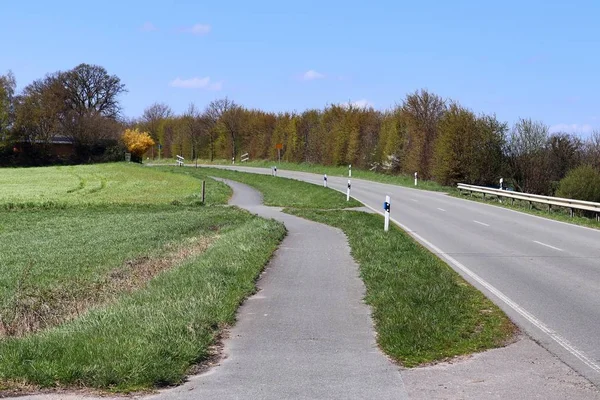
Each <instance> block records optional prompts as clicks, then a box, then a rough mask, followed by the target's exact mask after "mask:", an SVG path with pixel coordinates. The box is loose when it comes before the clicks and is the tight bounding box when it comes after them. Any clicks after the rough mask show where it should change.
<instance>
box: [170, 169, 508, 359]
mask: <svg viewBox="0 0 600 400" xmlns="http://www.w3.org/2000/svg"><path fill="white" fill-rule="evenodd" d="M190 170H192V171H196V169H192V168H190ZM175 171H176V172H177V171H185V170H182V169H177V168H176V169H175ZM199 171H200V172H202V173H208V174H209V175H218V176H223V177H227V178H229V179H233V180H236V181H239V182H242V183H245V184H247V185H249V186H252V187H254V188H256V189H257V190H259V191H262V192H263V194H264V196H265V200H267V199H268V201H269V202H271V204H272V205H276V206H281V207H286V206H292V205H293V204H301V205H302V208H287V209H286V210H285V211H286V212H289V213H291V214H294V215H298V216H301V217H303V218H307V219H311V220H314V221H317V222H321V223H325V224H328V225H331V226H335V227H338V228H340V229H342V230H343V231H344V232H345V233H346V235H347V236H348V239H349V243H350V246H351V248H352V255H353V256H354V258H355V259H356V260H357V262H358V263H359V265H360V269H361V277H362V278H363V280H364V282H365V284H366V286H367V295H366V301H367V302H368V303H369V304H370V305H371V306H372V307H373V318H374V320H375V328H376V331H377V335H378V342H379V345H380V346H381V348H382V349H383V351H384V352H385V353H386V354H388V355H389V356H390V357H392V358H393V359H394V360H396V361H398V362H400V363H401V364H403V365H404V366H407V367H414V366H417V365H420V364H424V363H430V362H435V361H440V360H443V359H445V358H448V357H453V356H456V355H461V354H469V353H473V352H478V351H483V350H486V349H490V348H495V347H500V346H503V345H505V344H506V343H507V342H509V341H510V340H511V339H512V338H513V336H514V334H515V331H516V328H515V326H514V325H513V324H512V322H511V321H510V319H509V318H508V317H507V316H506V314H504V313H503V312H502V311H501V310H500V309H499V308H498V307H497V306H495V305H494V304H493V303H492V302H491V301H490V300H488V299H487V298H486V297H485V296H484V295H483V294H482V293H481V292H479V291H478V290H477V289H475V288H474V287H473V286H471V285H470V284H468V283H467V282H466V281H464V280H463V279H462V278H461V277H460V276H459V275H458V274H457V273H456V272H455V271H454V270H452V269H451V268H450V267H448V266H447V265H446V264H445V263H444V262H443V261H441V260H440V259H439V258H437V257H436V256H435V255H433V254H432V253H431V252H429V251H428V250H427V249H425V248H424V247H422V246H421V245H420V244H418V243H417V242H415V241H414V240H413V239H412V238H411V237H410V236H408V235H407V234H406V233H404V232H403V231H401V230H400V229H398V228H396V227H392V229H391V230H390V232H388V234H385V233H384V232H383V231H382V229H381V226H382V225H383V222H382V217H381V216H379V215H373V214H366V213H361V212H355V211H348V210H327V211H323V210H319V209H311V208H310V207H309V206H310V204H311V198H312V196H313V191H321V190H325V191H328V192H330V193H335V195H336V196H341V197H342V199H343V202H345V198H344V196H343V195H342V194H341V193H338V192H335V191H333V190H327V189H324V188H321V187H320V186H317V185H312V184H309V183H304V182H299V181H294V180H288V179H285V178H274V177H271V176H263V175H255V174H249V173H243V172H231V171H224V170H217V171H214V172H213V171H212V170H210V172H205V171H209V170H208V169H204V168H202V169H200V170H199ZM188 173H190V172H188ZM191 173H192V174H193V172H191ZM282 181H289V182H287V184H289V185H292V184H293V185H295V188H294V190H288V186H287V185H286V184H283V183H282ZM282 188H283V190H282ZM275 192H276V194H274V193H275ZM315 204H318V203H315ZM321 205H323V204H321ZM292 207H293V206H292ZM315 208H318V207H315ZM323 208H330V209H331V208H333V207H330V206H329V207H323ZM340 208H343V207H340Z"/></svg>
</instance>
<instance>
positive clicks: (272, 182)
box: [160, 167, 362, 209]
mask: <svg viewBox="0 0 600 400" xmlns="http://www.w3.org/2000/svg"><path fill="white" fill-rule="evenodd" d="M160 169H163V168H160ZM165 169H166V168H165ZM168 170H169V171H171V172H179V173H182V174H186V175H189V176H204V175H208V176H214V177H219V178H225V179H231V180H234V181H238V182H242V183H245V184H247V185H249V186H252V187H253V188H255V189H257V190H258V191H260V192H261V193H262V194H263V196H264V204H265V205H268V206H274V207H294V208H323V209H340V208H348V207H359V206H361V205H362V204H361V203H360V202H358V201H356V200H354V199H350V201H346V196H345V195H344V194H342V193H339V192H337V191H334V190H331V189H326V188H324V187H322V186H319V185H312V184H308V183H305V182H301V181H297V180H294V179H286V178H280V177H273V176H270V175H259V174H251V173H245V172H238V171H230V170H224V169H218V168H198V169H196V168H177V167H172V168H168Z"/></svg>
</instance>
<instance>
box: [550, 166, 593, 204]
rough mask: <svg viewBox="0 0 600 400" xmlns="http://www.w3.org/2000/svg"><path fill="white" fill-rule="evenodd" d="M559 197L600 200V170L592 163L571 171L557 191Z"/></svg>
mask: <svg viewBox="0 0 600 400" xmlns="http://www.w3.org/2000/svg"><path fill="white" fill-rule="evenodd" d="M556 195H557V196H558V197H564V198H568V199H576V200H586V201H595V202H600V172H599V171H597V170H596V169H594V168H593V167H592V166H590V165H584V166H581V167H578V168H575V169H572V170H571V171H569V173H568V174H567V176H566V177H565V178H563V179H562V180H561V181H560V183H559V185H558V190H557V191H556Z"/></svg>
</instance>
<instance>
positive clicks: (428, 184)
mask: <svg viewBox="0 0 600 400" xmlns="http://www.w3.org/2000/svg"><path fill="white" fill-rule="evenodd" d="M150 163H152V164H158V165H160V164H174V163H175V161H174V160H173V159H163V160H154V161H150ZM188 164H189V165H191V164H193V162H192V161H190V162H189V163H188ZM198 164H199V165H200V164H203V165H208V164H215V165H231V161H228V160H214V161H213V162H210V160H198ZM236 165H237V166H243V167H258V168H271V167H273V166H275V165H276V166H277V168H278V169H279V170H281V171H283V170H288V171H301V172H311V173H315V174H327V175H328V176H342V177H347V176H348V166H347V165H343V166H331V165H319V164H311V163H288V162H274V161H268V160H257V161H250V162H246V163H236ZM352 178H354V179H364V180H368V181H374V182H380V183H389V184H392V185H399V186H407V187H412V188H415V186H414V177H413V176H412V175H394V174H385V173H381V172H373V171H368V170H363V169H358V168H352ZM416 189H423V190H431V191H436V192H454V191H455V190H456V189H455V188H453V187H450V186H443V185H440V184H439V183H437V182H434V181H425V180H419V185H418V186H417V187H416Z"/></svg>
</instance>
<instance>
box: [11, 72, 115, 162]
mask: <svg viewBox="0 0 600 400" xmlns="http://www.w3.org/2000/svg"><path fill="white" fill-rule="evenodd" d="M9 77H10V75H9ZM5 81H9V82H11V81H12V82H13V84H12V88H13V90H12V92H10V91H9V96H6V94H5V93H6V89H0V139H2V140H3V142H4V143H8V142H13V143H19V144H20V146H21V147H23V148H27V149H29V150H28V151H27V152H26V154H24V155H23V156H24V157H25V156H29V160H25V161H24V162H25V163H33V164H36V163H44V162H51V161H52V143H53V142H54V140H55V139H56V138H60V139H61V140H62V141H63V142H64V141H65V140H68V141H70V143H71V144H72V146H73V152H72V155H71V159H70V161H71V162H87V161H94V160H96V161H97V160H102V157H103V156H104V154H105V153H106V151H107V149H109V148H111V147H114V146H118V145H119V144H118V143H119V136H120V133H121V131H122V126H121V124H120V122H119V117H120V110H121V108H120V104H119V96H120V95H121V94H122V93H123V92H125V86H124V85H123V84H122V83H121V81H120V79H119V78H118V77H117V76H115V75H109V74H108V72H107V71H106V70H105V69H104V68H103V67H100V66H96V65H89V64H80V65H78V66H77V67H75V68H73V69H72V70H69V71H64V72H63V71H59V72H55V73H53V74H49V75H47V76H46V77H44V78H42V79H38V80H36V81H34V82H32V83H31V84H29V85H27V86H26V87H25V88H24V89H23V90H22V92H21V93H19V94H18V95H17V96H13V95H14V77H13V78H12V80H8V79H6V78H5V79H2V78H0V87H5V86H8V87H9V88H10V87H11V85H10V84H9V85H6V83H5ZM7 98H8V99H9V100H8V102H9V103H10V105H9V107H8V109H9V110H10V111H9V115H10V116H11V117H9V118H8V121H9V122H8V124H7V123H6V122H3V121H4V120H5V119H6V118H3V116H4V115H5V114H6V111H3V110H6V109H7V107H6V106H4V103H5V102H6V101H7V100H6V99H7ZM3 99H4V101H3ZM7 126H10V134H9V135H4V136H3V135H2V132H3V131H6V127H7Z"/></svg>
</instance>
